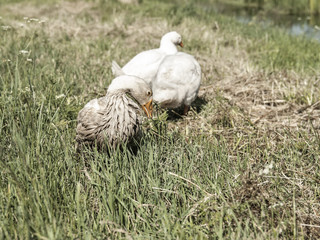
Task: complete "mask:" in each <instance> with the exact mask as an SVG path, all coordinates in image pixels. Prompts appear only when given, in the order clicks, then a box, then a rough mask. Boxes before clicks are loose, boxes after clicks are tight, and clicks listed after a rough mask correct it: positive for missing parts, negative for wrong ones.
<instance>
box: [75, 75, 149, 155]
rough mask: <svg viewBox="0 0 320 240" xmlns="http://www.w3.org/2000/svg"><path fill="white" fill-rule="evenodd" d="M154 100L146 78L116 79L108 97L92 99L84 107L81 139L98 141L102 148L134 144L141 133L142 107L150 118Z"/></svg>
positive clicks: (78, 135)
mask: <svg viewBox="0 0 320 240" xmlns="http://www.w3.org/2000/svg"><path fill="white" fill-rule="evenodd" d="M151 103H152V92H151V89H150V87H149V86H148V85H147V84H146V83H145V82H144V81H143V80H142V79H139V78H137V77H134V76H126V75H123V76H121V77H118V78H115V79H114V80H113V82H112V83H111V85H110V86H109V88H108V91H107V94H106V95H105V96H104V97H101V98H98V99H93V100H91V101H89V102H88V103H87V104H86V105H85V106H84V108H83V109H82V110H80V112H79V114H78V119H77V120H78V124H77V129H76V132H77V135H76V140H77V142H78V143H85V144H88V145H95V144H96V145H97V146H98V148H99V149H101V148H102V149H103V148H105V147H107V145H109V147H112V148H116V147H117V146H118V145H119V144H121V143H125V142H127V143H129V144H131V143H132V142H133V141H134V139H136V138H137V137H138V136H139V133H140V124H141V112H142V111H141V106H142V109H143V110H144V111H145V112H146V114H147V116H148V117H150V116H151V112H152V106H151ZM140 105H141V106H140Z"/></svg>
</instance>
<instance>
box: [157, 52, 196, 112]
mask: <svg viewBox="0 0 320 240" xmlns="http://www.w3.org/2000/svg"><path fill="white" fill-rule="evenodd" d="M200 82H201V67H200V65H199V63H198V62H197V61H196V60H195V58H194V57H193V56H191V55H189V54H187V53H183V52H179V53H177V54H175V55H169V56H166V57H165V58H164V59H163V61H162V62H161V64H160V66H159V70H158V73H157V76H156V78H155V79H154V81H153V82H152V91H153V100H154V102H157V103H159V104H160V105H161V106H162V107H165V108H177V107H180V106H182V105H184V111H183V114H184V115H186V114H187V112H188V111H189V107H190V105H191V103H192V102H193V101H194V100H195V99H196V97H197V95H198V91H199V87H200Z"/></svg>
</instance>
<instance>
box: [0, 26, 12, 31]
mask: <svg viewBox="0 0 320 240" xmlns="http://www.w3.org/2000/svg"><path fill="white" fill-rule="evenodd" d="M1 27H2V29H3V30H4V31H7V30H9V29H11V27H10V26H1Z"/></svg>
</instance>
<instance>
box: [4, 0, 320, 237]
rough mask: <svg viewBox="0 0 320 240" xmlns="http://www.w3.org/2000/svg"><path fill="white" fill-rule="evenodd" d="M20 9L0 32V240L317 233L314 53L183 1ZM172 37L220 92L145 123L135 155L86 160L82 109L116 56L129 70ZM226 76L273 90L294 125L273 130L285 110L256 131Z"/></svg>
mask: <svg viewBox="0 0 320 240" xmlns="http://www.w3.org/2000/svg"><path fill="white" fill-rule="evenodd" d="M19 2H21V3H19V4H20V5H19V4H18V5H15V4H11V3H6V4H4V5H3V6H4V7H3V8H1V9H0V16H1V17H2V19H1V20H0V25H1V26H10V27H11V28H9V29H7V30H5V29H3V28H1V29H0V53H1V56H0V57H1V64H0V82H1V84H0V134H1V138H0V158H1V161H0V164H1V165H0V173H1V174H0V239H108V238H111V239H114V238H115V239H124V238H129V239H131V238H133V239H150V238H155V239H178V238H179V239H208V238H209V239H293V238H294V237H296V238H298V239H317V238H319V237H320V231H319V228H318V227H319V225H320V221H319V215H318V214H319V206H320V205H319V204H320V203H319V199H320V196H319V195H320V192H319V184H320V175H319V173H320V171H319V170H320V169H319V155H320V149H319V147H320V139H319V128H318V127H319V122H318V121H317V117H318V115H316V114H318V107H317V105H316V103H317V102H318V101H319V92H318V90H317V86H318V85H317V84H318V80H317V78H316V77H315V76H318V75H319V71H318V69H319V62H320V61H319V52H320V51H319V50H320V44H319V43H317V42H314V41H311V40H308V39H304V38H293V37H291V36H288V35H286V34H285V32H283V31H281V30H279V29H269V28H268V29H261V27H260V26H259V25H251V26H247V25H241V24H239V23H237V22H236V21H235V20H234V19H230V18H227V17H224V16H219V15H216V14H214V13H213V11H211V10H210V9H206V8H205V9H204V8H202V7H201V4H199V3H197V4H191V3H189V2H187V1H186V2H183V3H184V4H183V5H182V6H181V5H179V6H178V5H177V3H170V2H169V1H164V2H158V3H154V2H153V1H143V4H141V5H122V4H119V3H117V2H115V1H112V2H104V1H96V2H71V3H59V4H60V5H58V6H56V5H55V4H53V3H52V2H50V3H46V4H45V3H41V2H39V1H38V2H37V1H36V2H34V4H35V5H33V4H31V5H30V4H27V2H25V1H19ZM68 4H70V5H68ZM155 6H156V7H155ZM19 9H24V10H23V11H22V10H19ZM81 9H84V10H81ZM24 17H28V18H29V19H30V18H39V19H42V18H46V22H45V23H43V24H40V23H39V22H38V21H35V20H33V21H30V22H28V20H24V19H23V18H24ZM215 22H216V23H217V24H215ZM21 23H22V24H24V27H20V24H21ZM217 26H218V27H217ZM172 29H175V30H177V31H178V32H180V33H181V34H182V37H183V40H184V43H185V49H184V51H186V52H189V53H191V54H193V55H195V56H196V57H197V58H198V59H199V62H200V64H201V66H202V70H203V73H204V74H203V85H208V86H209V87H210V86H211V84H214V85H213V87H211V88H210V89H209V90H206V91H205V94H203V95H201V98H200V100H201V101H200V100H199V101H197V102H196V103H195V104H194V106H193V107H194V111H193V112H191V113H190V114H189V116H188V117H187V118H176V117H172V116H171V115H169V117H168V118H166V117H163V119H160V120H157V119H155V120H154V127H153V130H151V129H150V126H149V125H148V124H146V125H147V126H146V127H145V137H144V138H143V139H142V142H141V144H140V145H141V146H140V149H139V150H138V152H137V153H136V154H132V153H131V152H130V151H129V150H127V149H125V150H124V151H123V152H120V151H115V152H114V153H113V154H112V155H111V156H108V155H107V154H105V153H99V152H97V151H95V150H87V151H86V152H85V153H83V154H80V155H79V154H77V153H76V149H75V127H76V117H77V114H78V111H79V110H80V109H81V108H82V107H83V106H84V104H85V103H87V102H88V101H89V100H90V99H92V98H95V97H97V96H102V95H103V94H104V93H105V91H106V88H107V86H108V84H109V83H110V82H111V80H112V74H111V70H110V63H111V60H113V59H115V60H117V61H118V62H119V63H121V65H122V64H124V63H125V62H127V61H128V60H129V59H130V58H131V57H132V56H134V55H135V54H136V53H137V52H140V51H142V50H144V49H150V48H155V47H157V46H158V42H159V38H160V37H161V35H162V34H163V33H165V32H166V31H169V30H172ZM21 50H26V51H28V52H27V53H22V52H21ZM247 64H248V66H247ZM246 68H247V69H246ZM252 78H253V79H255V81H256V82H259V81H262V83H263V86H260V85H258V86H255V85H254V86H252V85H250V86H249V84H252V82H250V81H249V80H250V79H252ZM226 79H231V80H232V81H233V84H232V86H234V87H235V88H236V87H238V85H239V83H238V82H237V81H239V79H240V80H241V81H240V84H242V85H243V87H250V90H252V91H253V90H254V91H257V90H261V91H264V90H265V88H264V87H265V86H269V85H270V86H271V85H272V84H275V87H274V88H273V92H272V96H275V97H277V98H276V99H275V100H278V99H279V98H280V100H283V101H285V104H287V105H288V106H289V105H290V106H291V108H287V111H289V113H288V115H286V116H287V118H288V119H289V122H290V121H292V122H294V123H297V126H296V127H291V126H290V124H289V123H286V122H284V123H283V125H280V126H279V125H277V124H278V122H277V121H276V120H275V119H276V118H277V117H281V116H282V115H281V111H280V110H279V111H278V112H277V116H276V117H274V118H272V119H271V120H274V122H273V121H271V120H270V119H269V118H265V117H264V116H265V115H263V114H262V113H261V116H260V117H261V118H262V119H263V120H265V121H266V122H268V121H269V120H270V122H268V123H269V124H270V125H268V124H266V125H263V124H260V122H258V121H256V122H255V121H254V120H252V119H253V117H252V115H250V111H249V109H250V105H239V104H238V103H246V101H247V100H246V99H247V98H249V97H251V95H250V94H251V92H250V91H249V93H248V95H246V97H247V98H240V97H239V95H241V92H240V93H239V92H238V91H237V93H236V92H232V89H231V90H226V87H225V86H224V85H223V84H224V81H225V80H226ZM270 79H271V80H275V81H274V82H272V84H271V82H270V81H271V80H270ZM306 81H307V83H306ZM277 84H278V85H277ZM255 87H256V88H255ZM266 89H267V88H266ZM237 90H238V89H237ZM267 90H268V89H267ZM230 91H231V93H232V94H231V95H232V97H233V98H231V99H230V97H228V93H230ZM274 92H275V93H274ZM259 94H260V92H259ZM259 94H257V95H254V99H255V100H257V101H260V97H261V96H260V95H259ZM263 94H264V95H263V100H265V99H267V100H268V99H269V98H268V96H267V94H271V93H269V92H265V91H264V92H263ZM250 101H251V100H250ZM251 104H255V103H254V101H251ZM308 104H315V105H312V106H310V105H308ZM259 106H260V105H259ZM264 107H265V108H272V107H275V108H276V107H277V106H276V105H275V106H273V105H272V104H271V105H267V104H266V105H264ZM303 107H307V110H306V111H308V110H309V109H311V110H312V112H311V111H310V112H306V111H302V110H301V108H303ZM263 109H264V108H263ZM288 109H289V110H288ZM290 109H291V110H290ZM298 110H300V111H302V113H301V114H300V113H299V111H298ZM280 115H281V116H280ZM306 115H308V116H307V117H309V118H307V117H306ZM163 116H164V115H163ZM268 116H269V115H268ZM295 116H298V117H299V118H297V119H298V120H299V121H298V120H297V119H296V118H295ZM300 117H301V119H305V118H307V119H306V120H301V119H300ZM312 117H314V118H312Z"/></svg>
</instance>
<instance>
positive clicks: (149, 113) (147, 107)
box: [142, 99, 152, 118]
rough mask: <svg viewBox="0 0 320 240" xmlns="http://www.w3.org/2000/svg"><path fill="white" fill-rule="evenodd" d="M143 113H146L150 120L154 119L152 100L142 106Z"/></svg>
mask: <svg viewBox="0 0 320 240" xmlns="http://www.w3.org/2000/svg"><path fill="white" fill-rule="evenodd" d="M142 109H143V111H144V112H145V113H146V115H147V117H148V118H151V117H152V99H151V100H150V101H149V102H147V103H146V104H144V105H142Z"/></svg>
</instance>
